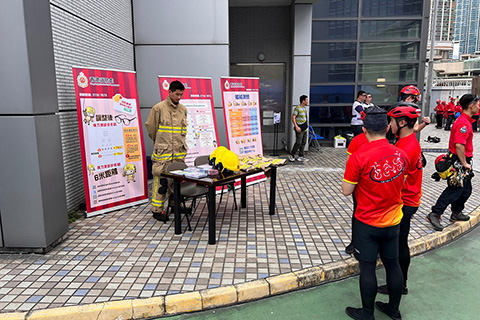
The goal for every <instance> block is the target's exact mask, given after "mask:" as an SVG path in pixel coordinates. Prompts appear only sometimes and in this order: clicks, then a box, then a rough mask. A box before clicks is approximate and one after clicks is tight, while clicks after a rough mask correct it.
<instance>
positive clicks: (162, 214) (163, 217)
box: [152, 212, 168, 222]
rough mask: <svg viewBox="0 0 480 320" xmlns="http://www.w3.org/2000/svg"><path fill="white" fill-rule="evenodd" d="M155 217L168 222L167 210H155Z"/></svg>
mask: <svg viewBox="0 0 480 320" xmlns="http://www.w3.org/2000/svg"><path fill="white" fill-rule="evenodd" d="M152 214H153V218H154V219H157V220H158V221H161V222H167V221H168V216H167V215H166V214H165V212H153V213H152Z"/></svg>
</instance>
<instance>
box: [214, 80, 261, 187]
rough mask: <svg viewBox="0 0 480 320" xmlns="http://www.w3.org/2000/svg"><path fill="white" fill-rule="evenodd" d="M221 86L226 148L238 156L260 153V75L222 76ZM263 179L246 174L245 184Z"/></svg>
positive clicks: (259, 175)
mask: <svg viewBox="0 0 480 320" xmlns="http://www.w3.org/2000/svg"><path fill="white" fill-rule="evenodd" d="M220 85H221V89H222V100H223V114H224V116H225V127H226V130H227V140H228V148H229V149H230V150H232V151H233V152H235V153H236V154H237V155H238V156H239V157H242V156H246V155H251V154H261V155H263V142H262V128H261V121H260V96H259V78H238V77H237V78H230V77H221V78H220ZM265 180H266V177H265V175H264V174H263V173H259V174H258V175H252V176H250V177H248V178H247V184H253V183H258V182H261V181H265ZM236 184H237V183H236Z"/></svg>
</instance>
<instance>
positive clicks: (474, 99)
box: [468, 96, 479, 105]
mask: <svg viewBox="0 0 480 320" xmlns="http://www.w3.org/2000/svg"><path fill="white" fill-rule="evenodd" d="M478 100H479V98H478V96H475V98H473V99H472V101H470V102H469V103H468V105H470V104H471V103H472V102H477V101H478Z"/></svg>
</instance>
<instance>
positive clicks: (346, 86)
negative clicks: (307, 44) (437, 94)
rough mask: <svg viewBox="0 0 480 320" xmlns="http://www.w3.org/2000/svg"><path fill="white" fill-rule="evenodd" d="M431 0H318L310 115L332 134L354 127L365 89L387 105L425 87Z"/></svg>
mask: <svg viewBox="0 0 480 320" xmlns="http://www.w3.org/2000/svg"><path fill="white" fill-rule="evenodd" d="M429 8H430V2H429V1H422V0H410V1H398V0H387V1H380V0H341V1H336V0H319V1H318V2H317V3H316V4H315V5H314V7H313V16H312V21H313V29H312V67H311V84H310V85H311V88H310V96H311V99H310V117H311V124H312V126H314V127H316V128H318V129H319V131H320V132H321V134H322V135H324V136H325V137H326V138H327V139H331V138H332V136H335V135H337V134H341V133H347V132H349V131H350V128H349V127H350V119H351V106H352V103H353V101H354V100H355V98H356V92H358V91H359V90H364V91H366V92H369V93H371V94H372V96H373V101H372V102H373V103H374V104H376V105H380V106H388V105H391V104H393V103H394V102H396V101H397V98H398V93H399V91H400V89H401V88H402V87H403V86H405V85H409V84H414V85H416V86H418V87H419V88H420V90H422V89H423V77H424V72H425V52H426V43H427V32H428V16H429Z"/></svg>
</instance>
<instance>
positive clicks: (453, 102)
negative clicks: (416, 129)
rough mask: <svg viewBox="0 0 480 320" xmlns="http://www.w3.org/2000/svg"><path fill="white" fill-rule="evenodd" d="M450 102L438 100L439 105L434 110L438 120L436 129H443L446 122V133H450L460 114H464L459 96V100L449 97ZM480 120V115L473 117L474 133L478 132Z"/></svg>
mask: <svg viewBox="0 0 480 320" xmlns="http://www.w3.org/2000/svg"><path fill="white" fill-rule="evenodd" d="M449 100H450V101H449V102H448V103H447V101H442V100H440V99H438V100H437V101H436V103H437V105H436V106H435V108H434V111H435V118H436V120H437V124H436V125H435V128H437V129H442V128H443V126H444V122H445V128H444V130H445V131H450V129H451V126H452V124H453V123H454V122H455V120H456V119H457V118H458V117H460V114H461V113H462V106H461V105H460V99H459V97H458V96H457V98H454V97H449ZM479 118H480V113H476V114H474V115H472V119H473V122H472V129H473V132H476V131H477V130H478V119H479Z"/></svg>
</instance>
